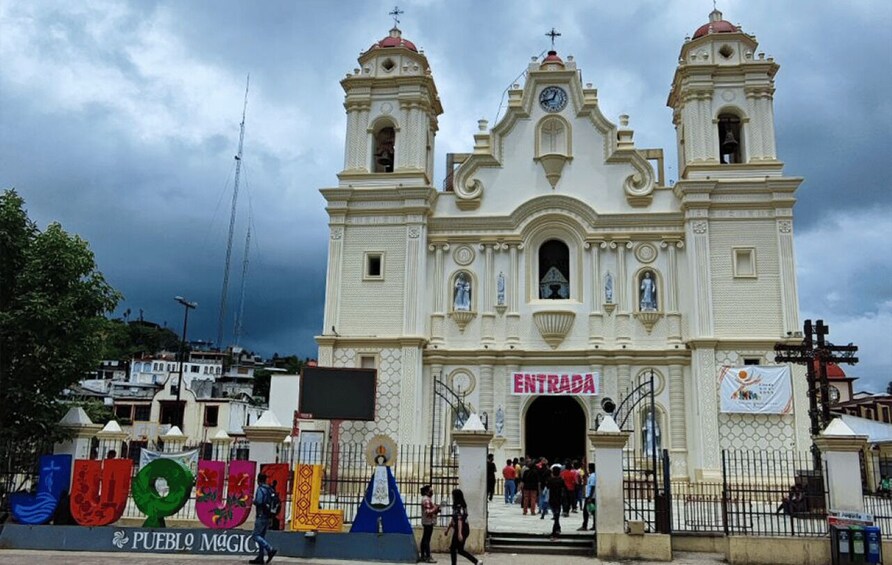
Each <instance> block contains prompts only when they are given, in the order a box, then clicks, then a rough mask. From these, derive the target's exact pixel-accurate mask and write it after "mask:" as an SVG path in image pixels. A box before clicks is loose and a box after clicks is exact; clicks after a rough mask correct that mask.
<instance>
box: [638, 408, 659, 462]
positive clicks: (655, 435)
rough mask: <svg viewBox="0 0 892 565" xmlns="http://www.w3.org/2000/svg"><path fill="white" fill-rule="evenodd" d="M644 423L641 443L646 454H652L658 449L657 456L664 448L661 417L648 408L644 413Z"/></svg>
mask: <svg viewBox="0 0 892 565" xmlns="http://www.w3.org/2000/svg"><path fill="white" fill-rule="evenodd" d="M643 423H644V425H643V429H642V435H643V437H642V442H641V445H642V447H643V449H644V454H645V455H650V454H652V453H654V451H655V450H656V453H657V456H659V454H660V451H661V450H662V448H663V442H662V437H661V436H662V434H661V431H660V422H659V419H658V418H657V415H656V414H655V413H654V412H653V411H651V410H647V412H645V413H644V422H643Z"/></svg>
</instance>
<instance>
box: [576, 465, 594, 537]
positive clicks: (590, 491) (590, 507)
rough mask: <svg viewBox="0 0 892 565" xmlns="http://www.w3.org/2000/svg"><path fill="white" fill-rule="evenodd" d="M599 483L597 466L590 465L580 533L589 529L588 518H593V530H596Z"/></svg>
mask: <svg viewBox="0 0 892 565" xmlns="http://www.w3.org/2000/svg"><path fill="white" fill-rule="evenodd" d="M597 483H598V475H597V473H595V464H594V463H589V464H588V477H587V478H586V480H585V500H583V502H582V527H581V528H579V531H582V532H584V531H586V530H587V529H588V517H589V516H591V517H592V530H594V529H595V511H596V510H597V507H598V506H597V498H596V497H595V486H596V485H597Z"/></svg>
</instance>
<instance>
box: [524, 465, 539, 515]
mask: <svg viewBox="0 0 892 565" xmlns="http://www.w3.org/2000/svg"><path fill="white" fill-rule="evenodd" d="M521 486H522V487H523V515H524V516H526V514H527V510H529V511H530V512H531V513H532V514H533V515H534V516H535V515H536V502H537V499H538V498H539V473H537V472H536V467H534V466H533V462H532V461H530V463H529V464H528V465H527V466H526V468H524V470H523V478H522V480H521Z"/></svg>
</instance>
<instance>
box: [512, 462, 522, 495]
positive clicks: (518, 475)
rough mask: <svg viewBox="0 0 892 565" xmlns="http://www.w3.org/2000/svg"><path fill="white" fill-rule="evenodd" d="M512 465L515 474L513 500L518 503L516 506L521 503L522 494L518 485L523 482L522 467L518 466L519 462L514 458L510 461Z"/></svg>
mask: <svg viewBox="0 0 892 565" xmlns="http://www.w3.org/2000/svg"><path fill="white" fill-rule="evenodd" d="M512 463H514V472H515V474H516V478H515V479H514V500H515V501H516V502H518V504H522V503H523V492H522V491H521V488H520V483H521V482H523V466H522V465H521V464H520V460H519V459H518V458H517V457H515V458H514V460H513V461H512Z"/></svg>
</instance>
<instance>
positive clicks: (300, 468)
mask: <svg viewBox="0 0 892 565" xmlns="http://www.w3.org/2000/svg"><path fill="white" fill-rule="evenodd" d="M321 490H322V465H297V466H296V468H295V469H294V495H293V496H292V500H293V502H292V509H291V529H292V530H294V531H296V532H307V531H312V530H317V531H320V532H340V531H341V529H342V528H343V527H344V511H343V510H321V509H320V508H319V492H320V491H321Z"/></svg>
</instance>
